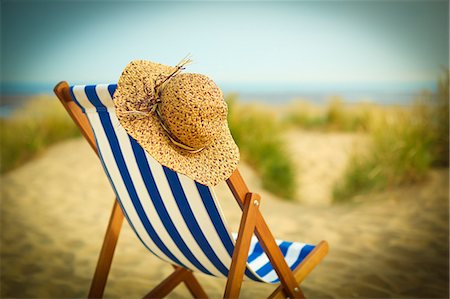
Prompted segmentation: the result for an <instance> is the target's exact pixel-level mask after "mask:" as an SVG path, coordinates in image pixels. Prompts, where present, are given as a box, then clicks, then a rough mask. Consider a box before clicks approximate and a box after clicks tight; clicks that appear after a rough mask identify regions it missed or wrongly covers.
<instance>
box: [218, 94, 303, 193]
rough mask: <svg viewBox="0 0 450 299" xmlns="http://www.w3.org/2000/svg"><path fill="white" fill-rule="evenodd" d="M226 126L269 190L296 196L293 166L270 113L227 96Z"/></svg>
mask: <svg viewBox="0 0 450 299" xmlns="http://www.w3.org/2000/svg"><path fill="white" fill-rule="evenodd" d="M226 101H227V104H228V124H229V127H230V130H231V133H232V135H233V138H234V139H235V141H236V143H237V144H238V146H239V149H240V152H241V158H243V159H245V160H246V161H247V162H248V163H249V164H250V165H251V166H252V167H254V168H255V170H256V171H257V172H258V173H259V174H260V175H261V180H262V185H263V187H264V188H266V189H267V190H268V191H271V192H273V193H274V194H276V195H279V196H280V197H282V198H285V199H292V198H293V197H294V196H295V191H296V186H295V181H296V180H295V173H296V172H295V169H294V163H293V161H291V159H290V158H289V157H290V156H289V155H287V151H286V148H285V144H284V143H283V141H282V135H281V134H282V127H281V124H280V122H279V121H278V120H277V119H276V116H275V115H274V114H273V113H272V112H271V111H269V110H267V109H264V108H262V107H257V106H255V105H250V104H245V105H244V104H241V103H239V102H238V101H237V96H236V95H232V94H231V95H228V96H227V97H226Z"/></svg>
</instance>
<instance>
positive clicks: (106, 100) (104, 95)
mask: <svg viewBox="0 0 450 299" xmlns="http://www.w3.org/2000/svg"><path fill="white" fill-rule="evenodd" d="M108 86H109V84H98V85H96V86H95V92H96V93H97V95H98V98H99V99H100V101H101V102H102V104H103V105H104V106H105V107H106V108H108V111H109V110H110V109H112V110H114V101H113V99H112V98H111V95H110V94H109V90H108Z"/></svg>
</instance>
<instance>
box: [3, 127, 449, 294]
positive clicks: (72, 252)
mask: <svg viewBox="0 0 450 299" xmlns="http://www.w3.org/2000/svg"><path fill="white" fill-rule="evenodd" d="M292 134H293V135H292V136H290V138H291V140H296V142H298V143H295V144H293V145H292V150H293V151H294V150H295V152H296V153H297V155H296V159H298V160H297V161H299V163H300V162H302V163H304V164H303V165H304V168H303V169H302V175H303V180H302V179H300V181H299V183H300V185H301V186H300V187H301V188H300V189H299V192H300V194H303V195H302V196H301V199H300V200H301V202H303V203H307V204H299V203H298V202H286V201H282V200H279V199H277V198H276V197H275V196H273V195H271V194H269V193H267V192H265V191H264V190H261V189H260V182H259V179H258V176H257V175H256V174H255V173H254V172H253V171H252V170H251V169H250V168H249V167H247V166H246V165H245V164H244V163H242V164H241V166H240V169H241V171H242V174H243V176H244V177H245V179H246V180H247V182H248V185H249V186H250V187H251V189H253V190H256V191H258V192H260V193H261V194H262V196H263V201H262V206H261V208H262V211H263V214H264V215H266V218H267V221H268V223H269V225H271V227H272V229H273V232H274V234H275V235H276V236H277V237H279V238H284V239H287V240H297V241H304V242H309V243H316V242H318V241H320V240H321V239H326V240H328V241H329V243H330V246H331V251H330V253H329V255H328V256H327V258H326V259H325V261H324V262H323V263H322V264H321V265H319V266H318V268H317V269H316V270H315V271H314V272H313V273H312V274H311V275H310V277H309V278H308V279H307V280H306V281H305V283H304V284H303V286H304V292H305V295H306V296H307V297H309V298H366V297H372V298H373V297H377V298H388V297H390V298H399V297H423V298H444V297H448V280H449V275H448V270H449V268H448V240H449V239H448V170H439V171H433V172H432V173H431V174H430V178H429V180H428V181H427V182H426V183H424V184H422V185H417V186H412V187H405V188H399V189H396V190H393V191H391V192H386V193H379V194H376V195H370V196H366V197H361V198H360V203H358V204H346V205H338V206H336V205H334V206H333V205H329V204H328V203H329V201H330V197H329V195H330V193H329V192H330V188H329V186H331V185H332V182H333V181H334V180H335V179H336V176H337V173H339V171H342V169H343V167H344V166H345V163H346V162H345V161H346V160H345V159H346V155H345V153H346V152H348V150H349V149H350V148H351V144H352V143H353V141H354V138H353V137H352V136H349V135H342V136H340V137H339V136H338V135H323V134H301V133H298V132H297V133H295V132H294V133H292ZM300 140H301V141H302V142H300ZM319 145H320V150H317V149H318V147H319ZM310 147H311V148H314V150H312V151H311V150H309V148H310ZM323 147H327V148H323ZM293 153H294V152H293ZM320 155H323V156H320ZM327 155H328V156H327ZM336 170H339V171H336ZM308 171H310V172H309V173H308ZM330 173H333V175H330ZM1 182H2V202H1V227H2V229H1V245H2V246H1V261H2V262H1V271H2V275H1V297H2V298H80V297H85V296H86V295H87V290H88V287H89V283H90V279H91V276H92V273H93V271H94V266H95V263H96V259H97V255H98V251H99V249H100V246H101V242H102V238H103V234H104V229H105V226H106V223H107V220H108V217H109V213H110V209H111V206H112V199H113V192H112V191H111V188H110V187H109V182H108V181H107V179H106V177H105V175H104V174H103V170H102V169H101V167H100V163H98V161H97V157H96V156H95V155H94V154H93V152H92V151H91V149H90V148H89V147H88V145H87V144H86V142H84V140H81V139H77V140H70V141H67V142H64V143H61V144H58V145H56V146H54V147H52V148H50V149H49V150H47V151H46V152H45V153H44V154H43V155H42V156H40V157H39V158H37V159H35V160H34V161H32V162H30V163H28V164H26V165H24V166H23V167H21V168H19V169H16V170H14V171H13V172H10V173H8V174H7V175H5V176H3V177H2V178H1ZM302 192H303V193H302ZM217 193H218V195H219V198H220V200H221V203H222V205H223V208H224V212H225V214H226V216H227V218H228V220H229V222H230V223H231V225H232V227H233V228H235V229H236V228H237V225H238V223H239V217H240V215H239V209H238V208H237V206H236V204H235V201H234V199H233V198H232V195H231V193H230V192H229V191H228V190H227V187H226V185H225V184H221V185H220V186H219V187H218V188H217ZM304 198H309V199H304ZM170 272H171V267H170V266H168V265H167V264H165V263H163V262H161V261H160V260H159V259H157V258H155V257H153V256H152V255H151V254H149V253H148V252H147V251H146V249H145V248H144V247H143V246H142V245H141V244H140V243H139V241H138V240H137V238H136V237H135V235H134V234H133V232H132V231H131V229H130V228H129V226H128V225H127V224H125V225H124V228H123V232H122V235H121V236H120V239H119V245H118V249H117V252H116V256H115V259H114V263H113V267H112V270H111V273H110V279H109V282H108V285H107V289H106V293H105V296H106V297H108V298H138V297H141V296H142V295H144V294H146V292H147V291H148V290H149V289H151V288H152V287H153V286H155V285H156V284H157V283H158V282H159V281H160V280H161V278H162V277H163V276H165V275H168V274H169V273H170ZM197 277H198V278H199V280H200V282H201V283H202V285H203V286H204V288H205V290H206V292H207V293H208V294H210V296H211V298H220V297H221V296H222V294H223V288H224V285H225V280H224V279H216V278H212V277H209V276H207V275H202V274H198V275H197ZM272 288H273V287H271V286H266V285H262V284H257V283H253V282H245V283H244V285H243V288H242V296H241V297H242V298H261V297H262V296H266V295H267V294H269V293H270V291H271V290H272ZM170 298H189V295H188V292H187V291H186V289H185V288H184V286H183V287H179V288H177V289H176V290H175V292H174V293H172V294H171V296H170Z"/></svg>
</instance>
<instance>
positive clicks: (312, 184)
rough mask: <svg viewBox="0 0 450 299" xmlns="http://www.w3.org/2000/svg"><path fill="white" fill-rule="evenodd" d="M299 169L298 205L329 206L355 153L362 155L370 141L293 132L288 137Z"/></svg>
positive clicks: (353, 136)
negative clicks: (338, 181)
mask: <svg viewBox="0 0 450 299" xmlns="http://www.w3.org/2000/svg"><path fill="white" fill-rule="evenodd" d="M285 142H286V144H287V145H288V150H289V151H290V153H292V160H293V161H294V163H295V164H296V168H297V169H298V171H299V172H298V176H297V186H298V189H297V201H299V202H301V203H302V204H304V205H308V206H322V207H323V206H329V205H330V203H331V200H332V194H333V193H332V192H333V186H334V184H335V183H336V181H337V180H338V179H339V178H341V177H342V175H343V174H344V171H345V167H346V165H347V162H348V158H349V155H350V154H351V153H352V152H353V151H362V150H364V148H365V146H366V145H367V142H368V140H367V137H366V136H364V135H360V134H354V133H317V132H311V131H300V130H292V131H288V132H287V134H286V135H285Z"/></svg>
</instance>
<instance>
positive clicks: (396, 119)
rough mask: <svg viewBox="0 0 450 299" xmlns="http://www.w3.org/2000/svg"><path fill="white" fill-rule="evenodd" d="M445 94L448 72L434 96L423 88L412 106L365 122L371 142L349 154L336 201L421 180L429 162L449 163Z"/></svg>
mask: <svg viewBox="0 0 450 299" xmlns="http://www.w3.org/2000/svg"><path fill="white" fill-rule="evenodd" d="M445 82H446V83H445ZM448 99H449V94H448V72H446V75H444V76H443V77H442V78H441V79H440V81H439V88H438V95H437V96H433V95H432V94H430V93H428V92H424V93H423V94H422V95H421V96H420V97H419V98H418V99H417V100H416V101H415V102H414V104H413V105H412V106H411V107H408V108H402V109H391V110H390V111H383V113H377V114H373V115H372V117H371V122H370V125H369V126H368V128H369V129H368V133H369V135H370V137H371V140H372V142H371V146H370V147H369V148H368V149H367V151H364V152H363V153H361V151H358V152H356V151H355V153H353V154H352V156H351V158H350V161H349V164H348V166H347V170H346V172H345V175H344V176H343V178H342V179H341V180H340V181H339V182H338V183H337V184H336V185H335V187H334V192H333V197H334V201H335V202H345V201H349V200H351V198H352V197H353V196H355V195H357V194H361V193H367V192H371V191H376V190H382V189H386V188H390V187H393V186H400V185H407V184H412V183H417V182H421V181H423V180H425V179H426V176H427V172H428V170H429V169H430V168H431V167H432V166H445V167H448V140H449V139H448V136H449V135H448V134H449V122H448V121H449V120H448V108H449V106H448V101H449V100H448Z"/></svg>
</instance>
